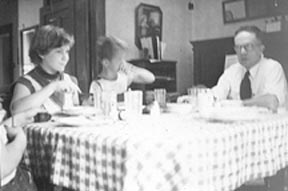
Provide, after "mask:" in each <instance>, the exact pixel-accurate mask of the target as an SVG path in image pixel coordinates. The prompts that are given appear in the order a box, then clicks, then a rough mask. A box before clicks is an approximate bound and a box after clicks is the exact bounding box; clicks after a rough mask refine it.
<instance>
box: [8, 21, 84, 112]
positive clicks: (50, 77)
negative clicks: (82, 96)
mask: <svg viewBox="0 0 288 191" xmlns="http://www.w3.org/2000/svg"><path fill="white" fill-rule="evenodd" d="M73 44H74V38H73V36H71V35H69V34H68V33H66V32H65V31H64V29H62V28H59V27H56V26H52V25H46V26H42V27H40V28H39V29H38V30H37V31H36V33H35V35H34V36H33V38H32V41H31V46H30V49H29V56H30V59H31V61H32V62H33V63H34V64H35V65H36V67H35V68H34V69H33V70H32V71H30V72H29V73H28V74H27V75H24V76H22V77H20V78H19V79H18V80H17V82H16V84H15V88H14V92H13V97H12V101H11V105H10V109H11V112H12V113H18V112H22V111H24V110H27V109H30V108H34V107H39V106H41V107H43V108H45V109H46V110H47V111H48V112H50V113H53V112H57V111H59V110H61V109H62V108H63V106H64V105H65V106H66V105H67V103H70V105H71V104H72V105H75V104H78V102H79V99H78V93H77V92H80V89H79V88H78V86H77V80H76V78H75V77H72V76H70V75H68V74H66V73H64V70H65V67H66V65H67V63H68V61H69V50H70V49H71V47H72V46H73ZM67 95H71V96H70V97H68V96H67ZM64 98H65V99H64Z"/></svg>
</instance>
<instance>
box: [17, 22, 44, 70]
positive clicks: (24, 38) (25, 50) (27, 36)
mask: <svg viewBox="0 0 288 191" xmlns="http://www.w3.org/2000/svg"><path fill="white" fill-rule="evenodd" d="M38 27H39V25H34V26H31V27H28V28H25V29H22V30H21V31H20V38H21V64H22V67H21V68H22V74H26V73H27V72H29V71H30V70H31V69H33V68H34V64H33V63H32V61H31V60H30V57H29V49H30V44H31V40H32V37H33V35H34V33H35V31H36V30H37V28H38Z"/></svg>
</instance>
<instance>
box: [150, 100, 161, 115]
mask: <svg viewBox="0 0 288 191" xmlns="http://www.w3.org/2000/svg"><path fill="white" fill-rule="evenodd" d="M150 115H152V116H159V115H160V106H159V103H158V101H156V100H155V101H154V102H153V103H152V106H151V110H150Z"/></svg>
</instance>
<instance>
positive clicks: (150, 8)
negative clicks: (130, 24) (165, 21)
mask: <svg viewBox="0 0 288 191" xmlns="http://www.w3.org/2000/svg"><path fill="white" fill-rule="evenodd" d="M162 16H163V15H162V10H161V9H160V7H158V6H154V5H149V4H144V3H140V4H139V5H138V6H137V7H136V9H135V44H136V46H137V47H138V48H139V49H142V46H141V38H147V37H158V38H159V40H160V41H161V39H162Z"/></svg>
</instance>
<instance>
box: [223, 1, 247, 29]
mask: <svg viewBox="0 0 288 191" xmlns="http://www.w3.org/2000/svg"><path fill="white" fill-rule="evenodd" d="M222 7H223V21H224V24H226V23H232V22H238V21H243V20H246V19H247V5H246V0H227V1H223V2H222Z"/></svg>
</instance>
